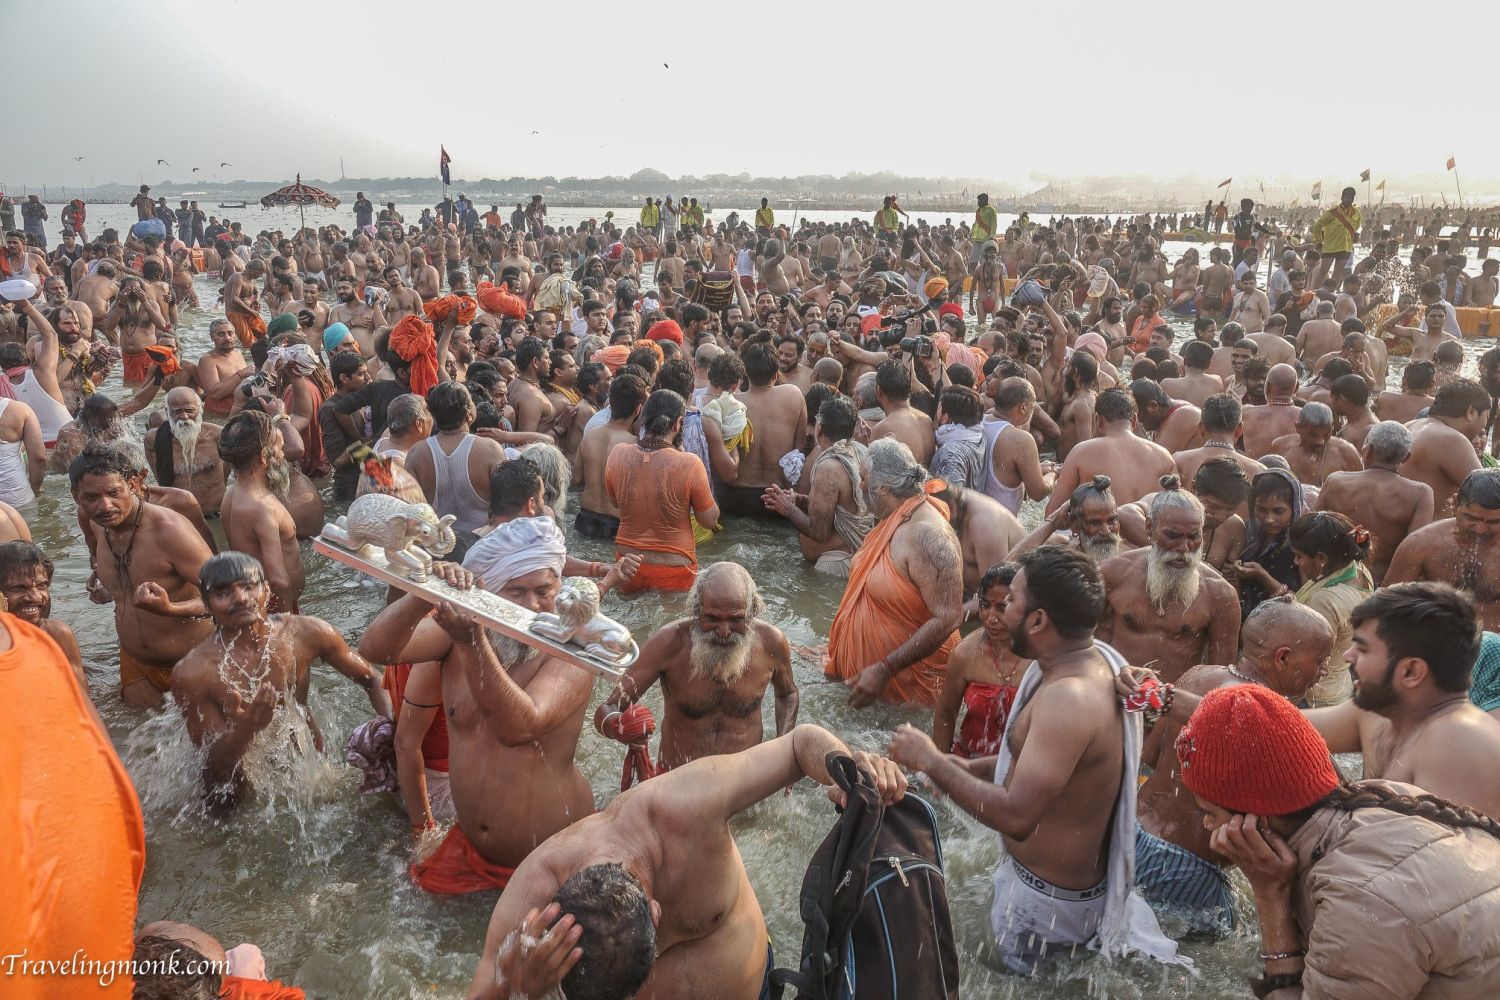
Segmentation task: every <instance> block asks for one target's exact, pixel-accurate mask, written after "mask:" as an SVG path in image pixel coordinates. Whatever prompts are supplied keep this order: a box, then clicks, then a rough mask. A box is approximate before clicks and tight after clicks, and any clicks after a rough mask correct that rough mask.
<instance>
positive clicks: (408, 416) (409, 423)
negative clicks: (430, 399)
mask: <svg viewBox="0 0 1500 1000" xmlns="http://www.w3.org/2000/svg"><path fill="white" fill-rule="evenodd" d="M431 417H432V413H431V412H430V411H428V409H427V401H426V400H425V399H423V398H422V397H421V396H418V395H417V394H416V393H414V392H404V393H402V394H401V395H399V396H397V397H396V398H395V399H393V400H391V402H390V404H389V405H388V406H387V407H386V408H385V427H386V430H388V431H390V432H391V433H392V434H410V433H411V431H412V430H413V429H414V428H415V427H416V426H417V422H418V421H420V420H426V419H430V418H431Z"/></svg>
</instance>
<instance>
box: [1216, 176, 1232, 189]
mask: <svg viewBox="0 0 1500 1000" xmlns="http://www.w3.org/2000/svg"><path fill="white" fill-rule="evenodd" d="M1232 180H1234V178H1233V177H1229V178H1226V179H1225V180H1223V181H1220V182H1219V187H1221V188H1227V187H1228V186H1229V182H1230V181H1232Z"/></svg>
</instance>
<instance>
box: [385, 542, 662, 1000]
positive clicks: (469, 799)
mask: <svg viewBox="0 0 1500 1000" xmlns="http://www.w3.org/2000/svg"><path fill="white" fill-rule="evenodd" d="M565 558H566V551H565V550H564V547H563V538H562V533H561V532H560V531H559V530H558V528H557V525H556V523H555V522H554V521H553V520H552V519H551V518H550V517H522V518H516V519H514V520H510V521H507V522H505V523H504V524H501V525H499V526H498V527H496V528H494V529H493V530H491V531H490V532H489V533H488V534H487V535H485V536H484V538H482V539H481V540H480V541H479V543H477V544H476V545H475V546H474V547H473V548H472V549H470V550H469V554H468V556H467V557H466V559H467V560H468V561H470V564H471V565H481V566H482V567H483V573H484V586H485V587H486V589H488V590H489V591H490V592H491V593H495V594H498V595H499V596H500V597H503V598H505V599H506V600H508V601H511V602H512V603H514V604H519V605H520V606H521V607H522V608H525V609H526V610H528V611H531V612H538V613H539V612H544V611H545V612H552V611H554V610H555V608H556V604H557V593H558V590H559V589H560V588H561V586H562V572H563V564H564V559H565ZM445 572H447V571H445ZM472 580H473V577H472V575H471V574H468V573H467V571H464V573H463V574H462V575H461V576H455V577H451V578H448V582H449V583H451V584H453V585H455V586H458V587H460V589H463V587H464V586H465V585H466V584H471V583H472ZM432 610H433V608H432V605H431V604H430V603H429V602H428V601H426V600H425V599H423V598H422V597H420V596H419V595H415V594H408V595H406V596H405V597H402V598H401V599H400V600H398V601H396V602H395V603H394V604H392V605H390V606H389V607H387V608H386V609H385V610H384V611H382V612H381V613H380V614H379V615H378V616H377V617H376V618H375V620H374V621H372V622H371V623H370V626H369V628H367V629H366V630H365V634H364V637H363V638H362V639H361V640H360V647H359V648H360V653H361V654H362V655H364V656H365V657H366V658H367V659H369V660H371V661H373V662H381V663H420V662H426V661H430V660H437V661H441V663H442V668H441V671H442V687H443V707H444V711H445V713H446V719H447V723H448V747H449V762H450V766H449V778H450V789H451V791H452V794H453V808H454V812H455V814H456V816H457V819H458V822H457V824H456V825H455V826H454V827H453V828H452V829H451V830H449V831H448V834H447V836H446V837H445V838H444V839H443V841H442V843H441V844H440V845H439V846H438V847H437V848H436V850H434V851H432V852H431V853H430V854H426V852H425V851H424V850H422V848H423V845H422V844H421V843H420V841H419V843H418V848H419V851H418V853H419V855H422V854H425V856H420V857H419V858H418V859H417V861H416V864H414V865H413V869H412V874H413V876H414V877H415V878H416V880H417V882H418V884H419V885H422V886H424V888H427V889H428V891H432V892H441V893H448V894H456V893H465V892H477V891H483V890H485V889H493V888H504V886H505V884H506V882H507V881H508V880H509V878H510V876H511V874H512V873H513V870H514V868H515V866H517V865H519V864H520V863H521V861H522V860H523V859H524V858H525V857H526V855H528V854H530V853H531V852H532V850H534V849H535V848H536V846H537V845H538V844H540V843H541V842H542V841H544V840H546V839H547V838H548V837H550V836H551V835H552V834H554V833H556V832H557V831H559V830H561V829H563V828H564V827H566V826H568V825H569V824H572V823H575V822H577V821H578V820H580V819H582V818H584V817H586V816H588V815H589V814H590V813H592V812H593V811H594V797H593V792H592V790H591V789H590V788H589V784H588V782H587V781H586V780H585V779H584V777H583V774H582V773H581V772H580V771H579V770H578V766H577V764H575V763H574V754H575V753H576V751H577V748H578V734H579V732H580V731H581V730H582V728H583V721H584V713H585V711H586V709H587V705H588V701H589V695H590V692H591V691H592V690H593V681H594V678H593V675H592V674H590V673H589V672H588V671H586V670H582V669H580V668H578V667H576V666H574V665H573V664H571V663H566V662H564V661H562V660H558V659H554V658H553V657H551V656H548V655H546V654H538V653H537V651H536V650H534V649H532V648H530V647H528V646H524V645H522V644H520V643H518V642H516V641H515V640H512V639H509V638H508V637H504V636H498V635H491V634H490V633H488V632H486V631H485V630H484V629H483V628H481V627H480V626H479V625H478V624H477V623H476V622H475V621H474V619H473V618H472V617H470V615H469V614H468V613H467V612H466V611H463V610H461V609H459V608H457V607H455V606H453V605H451V604H448V603H446V602H445V603H444V604H442V605H441V607H439V609H438V611H437V615H436V616H432V615H431V613H432ZM649 784H651V783H650V782H648V785H649ZM414 832H417V833H420V831H414ZM510 898H511V894H510V893H506V894H505V896H504V897H502V899H503V900H506V899H510ZM503 906H504V903H503V902H502V908H503ZM502 995H503V994H502Z"/></svg>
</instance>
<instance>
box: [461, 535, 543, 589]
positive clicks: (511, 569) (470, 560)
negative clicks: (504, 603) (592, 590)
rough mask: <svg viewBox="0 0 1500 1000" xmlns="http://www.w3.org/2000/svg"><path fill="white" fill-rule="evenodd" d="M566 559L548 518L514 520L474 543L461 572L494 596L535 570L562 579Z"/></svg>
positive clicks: (465, 557) (465, 558)
mask: <svg viewBox="0 0 1500 1000" xmlns="http://www.w3.org/2000/svg"><path fill="white" fill-rule="evenodd" d="M567 557H568V550H567V547H566V546H565V545H564V544H563V534H562V532H561V531H559V530H558V527H557V522H556V521H554V520H552V518H550V517H518V518H516V519H515V520H514V521H506V522H505V523H504V524H502V525H500V526H499V527H498V528H495V529H494V530H493V531H491V532H490V533H489V534H488V535H485V536H484V537H483V538H481V539H480V540H479V541H477V542H475V543H474V547H473V548H471V549H469V552H468V554H467V555H465V556H464V569H466V570H469V571H470V572H472V573H473V574H474V575H475V576H478V577H482V578H483V580H484V588H485V589H486V590H488V591H490V592H491V593H493V594H498V593H499V592H500V589H501V588H502V587H504V586H505V585H506V584H507V583H509V582H510V581H512V580H514V579H515V578H516V577H518V576H525V575H526V574H527V573H534V572H536V571H537V570H539V569H550V570H552V571H553V572H554V573H556V574H557V575H558V576H559V577H560V576H562V571H563V560H565V559H566V558H567Z"/></svg>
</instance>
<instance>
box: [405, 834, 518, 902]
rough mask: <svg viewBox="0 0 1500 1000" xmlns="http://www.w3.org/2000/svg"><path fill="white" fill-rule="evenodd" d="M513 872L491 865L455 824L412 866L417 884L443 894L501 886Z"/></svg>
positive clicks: (506, 883) (509, 869)
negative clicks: (441, 839)
mask: <svg viewBox="0 0 1500 1000" xmlns="http://www.w3.org/2000/svg"><path fill="white" fill-rule="evenodd" d="M515 873H516V870H515V869H514V868H507V867H505V866H504V865H497V864H493V863H492V862H490V861H489V860H488V859H487V858H485V857H484V855H482V854H480V853H479V851H478V850H476V849H475V847H474V845H473V844H472V843H470V842H469V838H468V837H466V836H464V832H463V830H461V829H459V827H458V824H457V823H455V824H453V828H452V829H451V830H449V831H448V835H447V836H446V837H444V838H443V842H442V843H441V844H439V845H438V849H437V850H435V851H433V852H432V853H431V854H429V855H428V856H427V857H426V858H423V859H422V860H421V861H418V862H416V863H415V864H413V865H412V866H411V877H412V879H413V880H415V881H416V883H417V885H419V886H421V887H422V888H423V889H426V890H427V891H428V892H432V893H438V894H440V895H444V896H461V895H463V894H464V893H466V892H484V891H486V890H488V889H504V888H505V887H506V886H507V885H509V884H510V877H511V876H512V875H514V874H515Z"/></svg>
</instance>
